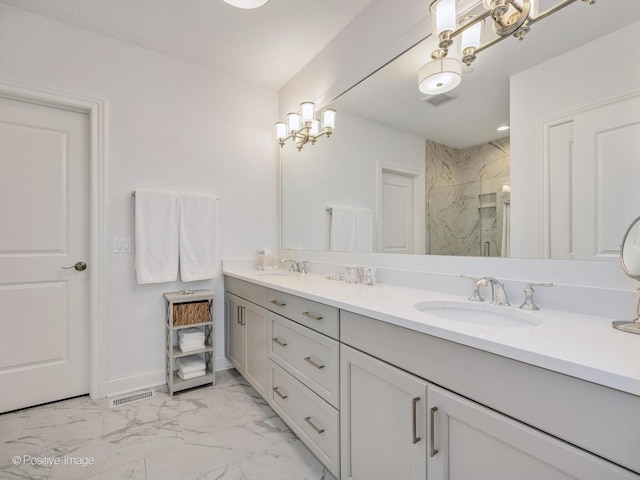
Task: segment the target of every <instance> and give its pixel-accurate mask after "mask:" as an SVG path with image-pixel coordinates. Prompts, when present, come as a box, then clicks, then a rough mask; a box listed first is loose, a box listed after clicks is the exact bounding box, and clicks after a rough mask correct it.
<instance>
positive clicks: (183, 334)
mask: <svg viewBox="0 0 640 480" xmlns="http://www.w3.org/2000/svg"><path fill="white" fill-rule="evenodd" d="M178 337H180V338H181V339H182V338H185V339H187V338H189V339H191V338H204V332H203V331H202V330H200V329H199V328H196V327H191V328H182V329H180V330H178Z"/></svg>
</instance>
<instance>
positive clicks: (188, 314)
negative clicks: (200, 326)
mask: <svg viewBox="0 0 640 480" xmlns="http://www.w3.org/2000/svg"><path fill="white" fill-rule="evenodd" d="M209 320H210V319H209V302H207V301H206V300H205V301H203V302H188V303H178V304H175V305H174V306H173V325H174V326H178V325H191V324H192V323H204V322H208V321H209Z"/></svg>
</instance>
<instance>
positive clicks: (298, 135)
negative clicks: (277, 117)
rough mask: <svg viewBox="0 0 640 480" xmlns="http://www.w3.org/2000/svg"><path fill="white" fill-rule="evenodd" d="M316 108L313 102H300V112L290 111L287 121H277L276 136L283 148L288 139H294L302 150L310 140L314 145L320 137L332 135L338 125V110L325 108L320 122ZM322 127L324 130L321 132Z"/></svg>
mask: <svg viewBox="0 0 640 480" xmlns="http://www.w3.org/2000/svg"><path fill="white" fill-rule="evenodd" d="M315 108H316V106H315V104H314V103H313V102H303V103H301V104H300V113H289V114H287V123H284V122H278V123H276V137H277V138H278V143H280V147H281V148H282V147H284V144H285V142H286V141H287V140H289V139H293V141H294V142H296V146H297V148H298V151H300V150H302V147H304V146H305V145H306V144H307V143H308V142H311V145H313V144H315V143H316V140H317V139H318V138H319V137H321V136H323V135H326V136H327V137H330V136H331V134H332V133H333V129H334V128H335V126H336V111H335V110H333V109H332V108H325V109H324V110H323V111H322V122H320V120H318V119H317V118H316V116H315V113H316V112H315ZM321 127H322V132H320V128H321Z"/></svg>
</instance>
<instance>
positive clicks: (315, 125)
mask: <svg viewBox="0 0 640 480" xmlns="http://www.w3.org/2000/svg"><path fill="white" fill-rule="evenodd" d="M319 134H320V122H319V121H318V120H316V119H313V120H311V129H310V130H309V135H311V136H312V137H317V136H318V135H319Z"/></svg>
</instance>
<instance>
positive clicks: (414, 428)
mask: <svg viewBox="0 0 640 480" xmlns="http://www.w3.org/2000/svg"><path fill="white" fill-rule="evenodd" d="M419 401H420V397H416V398H414V399H413V400H412V403H413V415H412V418H413V434H412V436H413V439H412V441H413V444H414V445H415V444H416V443H418V442H419V441H420V437H419V436H418V435H417V434H418V432H417V430H418V425H417V418H416V417H417V405H418V402H419Z"/></svg>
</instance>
